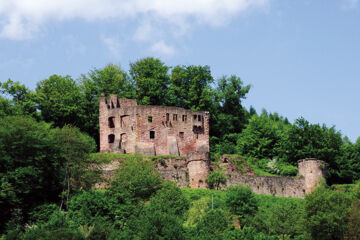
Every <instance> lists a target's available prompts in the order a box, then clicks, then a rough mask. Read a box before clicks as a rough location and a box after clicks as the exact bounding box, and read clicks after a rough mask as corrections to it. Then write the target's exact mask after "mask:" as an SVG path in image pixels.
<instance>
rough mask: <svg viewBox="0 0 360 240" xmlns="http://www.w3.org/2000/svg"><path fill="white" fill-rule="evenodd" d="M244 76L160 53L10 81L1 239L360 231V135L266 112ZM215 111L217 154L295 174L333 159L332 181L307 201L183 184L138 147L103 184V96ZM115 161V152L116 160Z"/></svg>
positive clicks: (0, 165)
mask: <svg viewBox="0 0 360 240" xmlns="http://www.w3.org/2000/svg"><path fill="white" fill-rule="evenodd" d="M250 90H251V86H250V85H246V84H245V83H244V82H242V80H241V79H240V77H238V76H235V75H232V76H223V77H221V78H220V79H214V78H213V76H212V75H211V71H210V67H209V66H193V65H189V66H184V65H183V66H174V67H170V66H167V65H165V63H163V62H162V61H161V60H159V59H156V58H151V57H149V58H144V59H140V60H138V61H136V62H134V63H131V64H130V68H129V71H125V70H123V69H122V68H121V66H119V65H114V64H108V65H106V66H105V67H104V68H99V69H98V68H94V69H92V70H90V71H89V72H88V73H84V74H82V75H81V76H80V77H78V78H77V79H74V78H72V77H71V76H60V75H51V76H49V77H48V78H47V79H44V80H41V81H39V82H38V83H37V85H36V88H35V89H34V90H31V89H30V88H28V86H26V85H24V84H23V83H21V82H16V81H12V80H11V79H9V80H7V81H3V82H0V94H1V95H0V117H1V121H0V219H1V221H0V239H249V240H250V239H360V182H359V180H360V138H358V140H357V141H356V142H355V143H353V142H351V141H350V140H349V139H348V138H347V137H346V136H343V135H342V134H341V132H340V131H339V130H337V129H336V128H335V126H331V127H329V126H326V125H324V124H317V123H316V124H313V123H310V122H309V121H307V120H306V119H304V118H302V117H299V118H298V119H296V120H295V121H294V122H293V123H291V122H290V121H289V120H288V119H287V118H286V117H284V116H281V115H280V114H278V113H276V112H274V113H271V112H267V111H266V110H265V109H263V110H262V112H261V113H257V112H256V110H255V108H253V107H250V108H249V109H247V108H245V107H244V105H243V101H244V100H245V99H246V95H247V94H248V93H249V91H250ZM101 93H105V94H106V95H107V96H108V95H110V94H117V95H118V96H119V97H121V98H133V99H136V100H137V102H138V104H139V105H164V106H177V107H182V108H186V109H191V110H203V111H209V112H210V116H211V119H210V149H211V153H210V156H211V161H212V162H213V163H216V162H218V161H219V159H220V156H221V155H223V154H234V155H239V156H242V157H244V158H246V159H247V161H248V163H249V165H250V166H251V167H252V168H253V169H254V171H255V172H256V173H257V174H258V175H278V176H295V175H296V173H297V161H298V160H300V159H304V158H310V157H311V158H317V159H321V160H324V161H326V163H327V169H328V170H327V179H326V182H322V183H321V185H320V186H319V187H318V188H317V189H316V190H315V191H313V192H312V193H311V194H308V195H306V197H305V199H295V198H282V197H274V196H267V195H256V194H254V193H252V192H251V190H250V189H249V188H247V187H244V186H233V187H230V188H228V189H227V190H215V189H187V188H185V189H180V188H178V187H177V186H176V185H175V184H173V183H170V182H167V181H163V180H162V179H161V177H160V176H159V174H158V173H157V172H156V171H155V170H154V164H155V161H156V158H154V159H155V160H146V161H145V160H144V159H142V157H141V156H138V155H129V156H127V157H126V161H124V162H123V163H122V164H121V167H120V168H119V170H118V172H117V173H116V176H115V179H114V180H113V181H112V182H111V184H110V186H109V188H108V189H106V190H94V189H93V188H92V186H93V185H94V184H95V183H96V182H98V181H100V178H101V176H100V175H101V174H100V172H101V170H100V168H99V167H98V166H99V165H100V164H102V163H103V162H104V161H105V160H106V159H105V160H104V157H102V158H101V157H99V156H98V154H94V153H96V152H97V151H98V149H99V147H98V144H99V125H98V119H99V113H98V107H99V98H100V95H101ZM105 158H106V157H105Z"/></svg>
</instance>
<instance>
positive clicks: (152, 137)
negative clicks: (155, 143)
mask: <svg viewBox="0 0 360 240" xmlns="http://www.w3.org/2000/svg"><path fill="white" fill-rule="evenodd" d="M154 138H155V131H150V139H154Z"/></svg>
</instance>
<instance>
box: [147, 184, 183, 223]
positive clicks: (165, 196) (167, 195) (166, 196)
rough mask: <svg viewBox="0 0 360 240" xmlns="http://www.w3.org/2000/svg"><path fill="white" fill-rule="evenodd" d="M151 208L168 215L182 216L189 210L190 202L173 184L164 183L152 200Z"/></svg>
mask: <svg viewBox="0 0 360 240" xmlns="http://www.w3.org/2000/svg"><path fill="white" fill-rule="evenodd" d="M150 208H151V209H153V210H154V211H161V212H164V213H168V214H173V215H177V216H182V215H183V214H184V212H185V211H186V210H187V209H188V208H189V201H188V200H187V199H186V198H185V196H184V194H183V192H182V191H181V189H180V188H179V187H177V186H176V185H175V183H173V182H168V181H166V182H164V183H163V185H162V187H161V189H160V190H158V191H157V192H156V193H155V195H154V196H152V197H151V199H150Z"/></svg>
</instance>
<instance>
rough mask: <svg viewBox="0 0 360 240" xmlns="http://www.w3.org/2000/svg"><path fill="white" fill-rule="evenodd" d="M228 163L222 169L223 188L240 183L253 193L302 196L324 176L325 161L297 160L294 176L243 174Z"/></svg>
mask: <svg viewBox="0 0 360 240" xmlns="http://www.w3.org/2000/svg"><path fill="white" fill-rule="evenodd" d="M228 165H230V164H228V163H227V165H226V167H225V168H224V169H223V172H224V173H225V174H226V176H227V184H226V186H222V188H223V189H225V188H227V187H229V186H233V185H238V184H241V185H245V186H249V187H250V188H251V190H252V191H253V192H254V193H258V194H268V195H274V196H282V197H297V198H303V197H304V196H305V194H308V193H310V192H311V191H312V190H313V189H314V188H316V187H317V185H318V184H319V182H320V180H321V179H323V178H325V176H326V163H325V162H324V161H322V160H317V159H313V158H309V159H302V160H299V161H298V168H299V170H298V171H299V172H298V176H296V177H277V176H254V175H243V174H241V173H239V172H238V171H236V170H235V169H234V168H233V167H231V166H228Z"/></svg>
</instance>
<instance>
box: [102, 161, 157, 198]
mask: <svg viewBox="0 0 360 240" xmlns="http://www.w3.org/2000/svg"><path fill="white" fill-rule="evenodd" d="M161 184H162V179H161V178H160V174H159V172H157V171H156V170H155V168H154V163H153V162H151V161H144V160H139V159H136V158H134V159H129V160H128V161H126V162H124V163H123V164H122V165H121V168H120V169H119V171H118V172H117V173H116V176H115V179H114V180H113V181H112V184H111V187H110V189H109V193H110V195H111V196H112V197H115V198H116V199H117V200H118V201H119V203H125V202H133V203H137V202H139V201H141V200H148V199H149V198H150V197H151V195H153V194H154V193H155V192H156V191H157V190H159V189H160V188H161Z"/></svg>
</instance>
